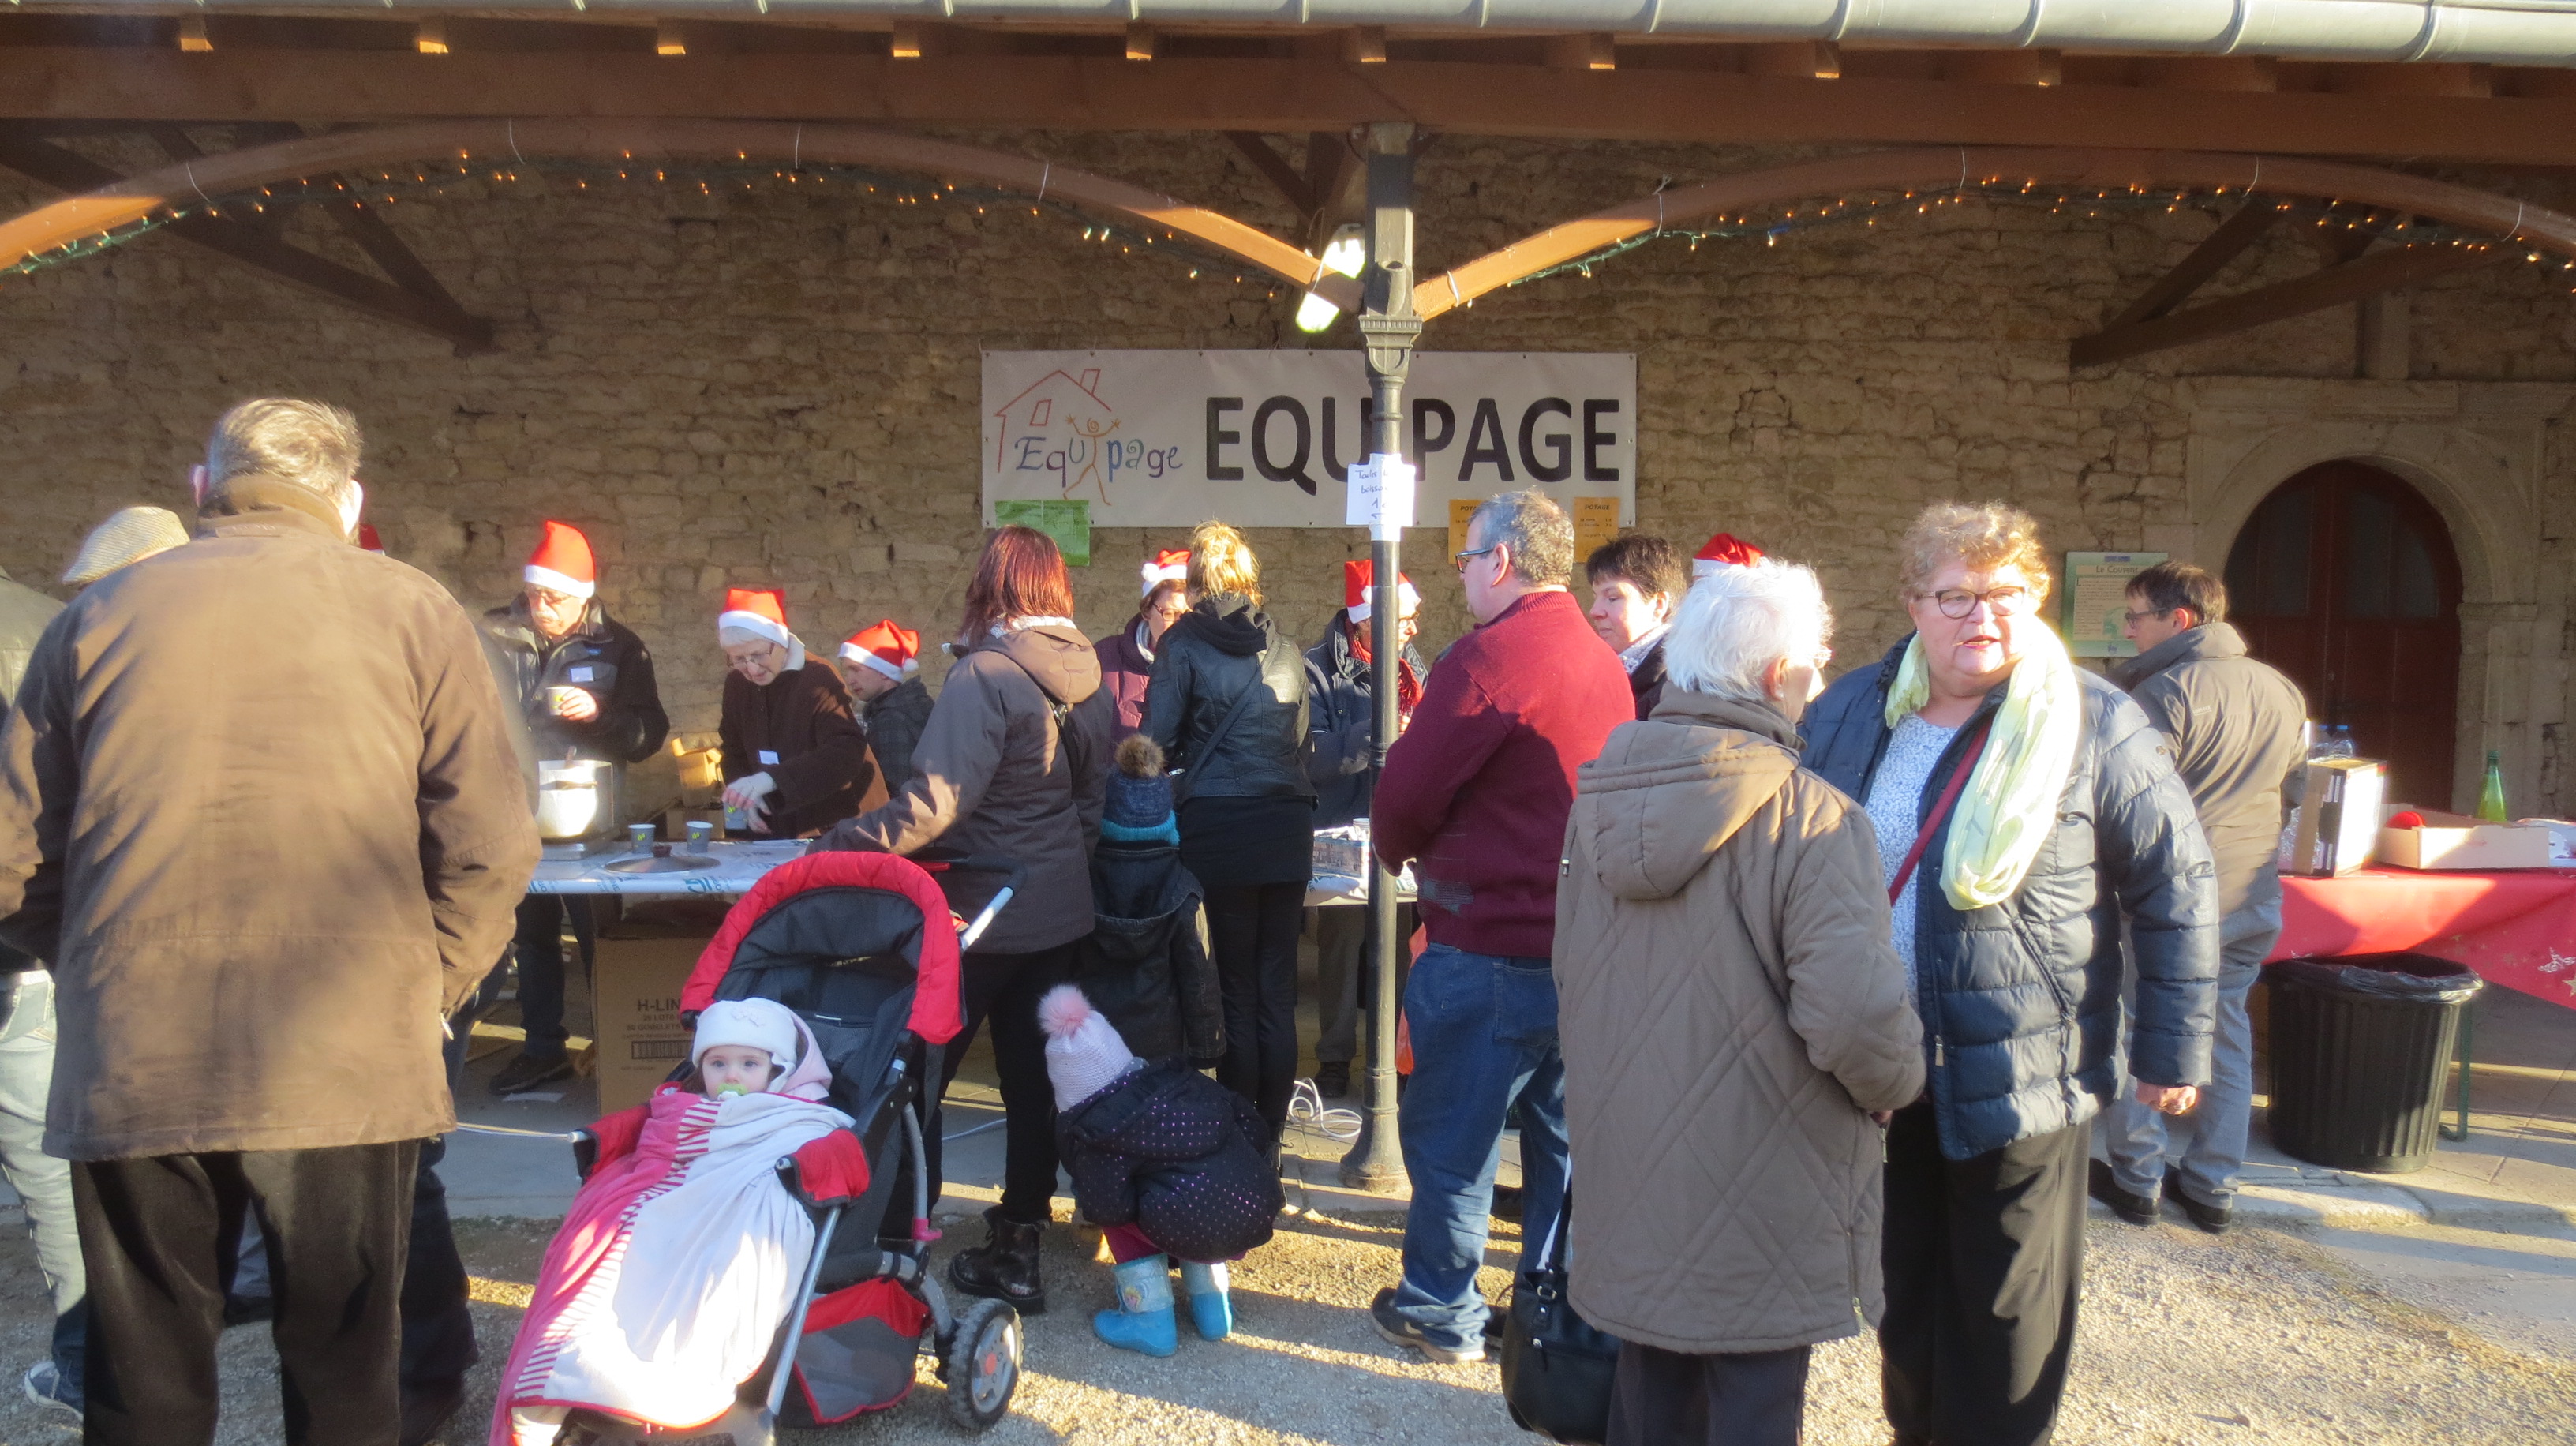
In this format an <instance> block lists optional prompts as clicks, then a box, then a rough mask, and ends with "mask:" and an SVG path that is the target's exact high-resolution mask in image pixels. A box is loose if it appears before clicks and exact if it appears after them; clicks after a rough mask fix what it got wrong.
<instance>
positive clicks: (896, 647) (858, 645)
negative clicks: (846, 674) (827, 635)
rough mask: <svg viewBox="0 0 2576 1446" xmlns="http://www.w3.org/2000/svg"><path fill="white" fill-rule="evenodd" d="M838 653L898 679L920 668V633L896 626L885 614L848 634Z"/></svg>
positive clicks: (906, 676)
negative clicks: (881, 620) (878, 619)
mask: <svg viewBox="0 0 2576 1446" xmlns="http://www.w3.org/2000/svg"><path fill="white" fill-rule="evenodd" d="M841 656H842V657H844V658H847V659H849V660H850V661H851V662H854V663H863V664H865V665H867V666H868V667H871V668H874V669H876V670H877V671H878V672H880V673H883V674H885V675H886V676H887V677H889V678H892V679H894V680H895V681H896V682H898V683H900V682H902V681H903V680H904V679H906V678H909V677H911V676H912V675H913V674H915V673H918V672H920V671H921V634H919V633H916V632H914V631H912V630H911V629H910V628H899V627H896V626H895V625H894V620H893V619H892V618H888V619H886V620H884V621H883V622H877V623H871V624H869V625H868V626H866V627H864V628H861V629H859V630H858V631H857V632H855V633H852V634H850V640H849V641H848V642H846V643H843V644H841Z"/></svg>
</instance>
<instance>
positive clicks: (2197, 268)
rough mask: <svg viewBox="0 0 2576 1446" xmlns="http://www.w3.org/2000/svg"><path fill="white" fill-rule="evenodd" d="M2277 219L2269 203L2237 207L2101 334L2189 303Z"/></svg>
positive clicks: (2277, 212)
mask: <svg viewBox="0 0 2576 1446" xmlns="http://www.w3.org/2000/svg"><path fill="white" fill-rule="evenodd" d="M2280 219H2281V212H2280V209H2279V206H2278V204H2277V203H2275V202H2272V201H2267V200H2252V201H2247V202H2246V203H2245V204H2243V205H2241V206H2239V207H2237V208H2236V209H2235V210H2234V211H2233V212H2231V213H2229V215H2228V217H2227V219H2226V220H2224V221H2221V222H2219V223H2218V229H2217V230H2215V231H2212V232H2210V233H2209V235H2208V236H2207V237H2205V238H2203V239H2202V241H2201V243H2200V244H2199V245H2197V246H2194V247H2193V248H2191V254H2189V255H2187V256H2185V257H2183V259H2182V260H2180V261H2178V262H2175V263H2174V268H2173V269H2172V270H2171V271H2168V272H2166V273H2165V274H2164V275H2162V276H2159V277H2157V278H2156V279H2155V281H2154V283H2153V284H2151V285H2149V286H2148V287H2147V289H2146V290H2144V291H2142V292H2139V293H2138V299H2137V300H2135V301H2132V302H2130V303H2129V304H2128V306H2127V307H2126V308H2124V309H2123V310H2122V311H2121V312H2120V314H2119V315H2118V316H2115V317H2113V318H2111V320H2110V322H2109V323H2108V324H2107V325H2105V326H2104V327H2103V330H2105V331H2116V330H2118V329H2119V328H2121V327H2124V326H2135V325H2137V324H2138V323H2139V322H2142V321H2153V320H2155V319H2156V318H2157V317H2159V316H2162V315H2164V314H2165V313H2166V312H2168V311H2171V310H2173V309H2174V308H2175V307H2177V306H2180V305H2182V304H2183V303H2184V302H2185V301H2188V300H2190V299H2191V294H2192V293H2193V292H2195V291H2198V290H2199V289H2200V288H2201V287H2203V286H2205V285H2207V284H2208V282H2209V279H2210V278H2211V277H2213V276H2216V275H2217V274H2218V273H2219V272H2221V271H2223V270H2225V269H2227V263H2228V262H2230V261H2233V260H2235V259H2236V258H2237V257H2238V256H2240V255H2242V254H2244V251H2245V248H2246V247H2248V246H2251V245H2253V244H2254V243H2255V242H2257V241H2260V240H2262V239H2263V235H2264V233H2265V232H2267V231H2270V230H2271V229H2272V228H2273V226H2275V225H2277V224H2278V223H2279V222H2280Z"/></svg>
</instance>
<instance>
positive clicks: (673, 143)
mask: <svg viewBox="0 0 2576 1446" xmlns="http://www.w3.org/2000/svg"><path fill="white" fill-rule="evenodd" d="M458 152H464V153H467V154H469V155H472V156H474V157H477V158H479V159H482V160H485V161H491V162H497V163H502V164H506V163H508V162H510V161H513V160H516V161H519V162H522V163H525V162H527V161H530V160H533V159H539V158H545V157H569V158H574V159H580V160H590V161H602V162H609V163H616V162H619V161H626V160H634V161H640V162H651V161H655V160H661V161H725V160H736V159H745V158H749V157H753V156H757V157H759V158H761V159H762V160H764V161H771V160H774V161H802V162H812V163H814V164H817V165H852V166H880V167H884V168H887V169H890V170H899V171H908V172H915V173H919V174H923V175H929V176H939V177H946V178H950V179H960V180H975V181H983V182H988V183H990V184H993V185H996V186H1001V187H1004V188H1007V189H1009V190H1012V191H1017V192H1021V193H1023V194H1026V195H1031V196H1035V197H1038V198H1039V199H1041V200H1049V199H1052V200H1061V201H1064V202H1066V203H1068V204H1071V205H1075V206H1081V207H1085V208H1089V209H1093V210H1101V211H1114V212H1119V213H1122V214H1124V215H1126V216H1129V217H1132V218H1134V219H1135V220H1137V221H1139V222H1142V223H1144V224H1146V225H1149V226H1155V227H1159V228H1163V229H1166V230H1170V231H1174V232H1178V233H1179V234H1181V235H1184V236H1187V237H1189V238H1190V239H1192V240H1194V241H1197V242H1199V243H1201V244H1203V245H1206V246H1210V247H1213V248H1215V249H1216V250H1218V251H1222V252H1224V253H1225V254H1227V255H1228V256H1232V257H1235V258H1237V259H1239V260H1241V261H1242V262H1244V263H1245V264H1246V265H1247V266H1251V267H1255V268H1258V269H1259V270H1262V271H1265V272H1268V273H1269V274H1270V275H1272V276H1276V277H1278V278H1279V279H1281V280H1282V281H1285V282H1287V283H1288V284H1290V285H1292V286H1296V287H1300V288H1305V289H1311V290H1314V291H1317V292H1321V293H1322V294H1323V295H1324V297H1325V298H1326V299H1328V300H1330V301H1332V302H1333V303H1335V304H1336V305H1338V306H1340V307H1341V308H1342V309H1343V310H1345V311H1349V310H1354V309H1356V308H1357V307H1358V306H1359V304H1360V288H1359V283H1358V282H1357V281H1354V280H1352V279H1351V278H1349V277H1346V276H1343V275H1341V274H1339V273H1338V272H1332V271H1327V270H1325V269H1324V266H1323V263H1322V262H1321V261H1319V260H1318V259H1316V258H1315V257H1313V256H1311V255H1309V254H1307V253H1306V252H1304V251H1300V250H1298V249H1297V248H1296V247H1294V246H1291V245H1289V244H1288V243H1286V242H1284V241H1281V240H1279V239H1277V238H1276V237H1273V236H1270V235H1268V234H1267V233H1265V232H1262V231H1259V230H1256V229H1254V228H1253V227H1250V226H1247V225H1245V224H1244V223H1242V222H1240V221H1237V220H1235V219H1234V218H1233V217H1231V216H1227V215H1224V214H1222V213H1220V212H1216V211H1211V210H1208V209H1207V208H1206V207H1203V206H1193V205H1191V204H1189V203H1188V202H1186V201H1183V200H1181V199H1179V198H1178V197H1175V196H1166V195H1163V194H1160V193H1159V192H1154V191H1148V190H1146V189H1144V188H1143V187H1141V186H1131V185H1128V184H1127V183H1125V182H1124V181H1114V180H1111V179H1109V178H1108V177H1106V176H1100V175H1095V174H1093V173H1092V172H1089V171H1084V170H1079V169H1077V168H1075V167H1072V166H1061V165H1057V164H1055V163H1053V162H1050V161H1033V160H1030V159H1029V158H1028V157H1026V156H1015V155H1011V154H1009V153H1007V152H1003V151H991V150H984V149H982V148H980V147H976V146H961V145H956V144H953V143H951V142H948V141H934V140H925V139H922V138H920V137H917V136H907V135H898V134H895V133H893V132H889V131H880V130H870V129H868V128H866V127H864V126H847V125H798V124H794V123H792V122H784V121H619V120H586V119H552V120H524V121H520V120H496V121H438V122H431V123H423V124H418V125H403V126H387V127H384V128H381V129H376V130H352V131H339V132H335V133H333V134H331V135H327V136H311V137H307V138H305V139H302V140H293V141H281V142H279V143H277V144H274V145H265V146H250V147H246V148H244V149H242V150H238V151H226V152H224V153H223V154H221V155H214V156H206V157H203V158H201V159H197V160H192V161H184V162H181V163H180V164H178V165H174V166H167V167H164V168H162V169H161V170H157V171H153V172H151V173H149V174H148V175H141V176H135V177H132V178H130V179H128V180H124V181H120V182H118V183H117V184H115V185H113V186H108V187H104V188H102V189H100V190H96V191H91V192H88V193H86V194H83V195H77V196H66V197H64V198H63V199H61V200H59V201H55V202H53V203H51V204H49V205H44V206H39V207H37V208H36V209H35V210H32V211H29V212H27V213H26V214H24V215H21V216H17V217H15V218H13V219H11V220H9V221H6V222H0V267H7V266H14V265H16V264H17V263H19V262H20V261H23V260H25V259H26V258H27V257H29V256H36V255H41V254H43V253H45V252H47V251H51V250H55V249H56V248H59V247H62V246H65V245H69V244H71V243H73V242H76V241H80V240H83V239H85V238H87V237H91V236H97V235H100V234H102V233H104V232H107V231H111V230H113V229H115V228H116V227H119V226H126V225H131V224H133V223H134V222H137V221H140V220H142V219H144V218H145V217H147V216H150V215H152V214H153V213H154V212H156V211H160V210H162V209H164V208H167V207H173V206H187V205H191V204H202V203H204V202H205V201H207V200H209V199H211V198H214V197H218V196H223V195H226V194H230V193H235V192H239V191H243V190H247V189H249V188H251V187H254V186H265V185H270V184H273V183H275V182H278V181H291V180H294V179H296V178H297V177H300V176H309V175H315V174H318V173H321V172H326V171H337V170H344V169H348V168H350V167H357V166H381V165H390V164H395V163H399V162H404V161H419V160H423V159H426V158H428V157H432V156H445V155H450V154H454V153H458Z"/></svg>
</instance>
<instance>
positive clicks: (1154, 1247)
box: [1038, 984, 1285, 1356]
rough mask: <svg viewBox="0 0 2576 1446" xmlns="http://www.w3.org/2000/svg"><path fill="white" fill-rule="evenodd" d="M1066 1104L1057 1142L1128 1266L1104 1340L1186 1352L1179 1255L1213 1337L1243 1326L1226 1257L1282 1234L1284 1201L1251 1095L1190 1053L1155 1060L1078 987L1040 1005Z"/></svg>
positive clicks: (1102, 1320) (1054, 993)
mask: <svg viewBox="0 0 2576 1446" xmlns="http://www.w3.org/2000/svg"><path fill="white" fill-rule="evenodd" d="M1038 1024H1039V1026H1040V1027H1041V1028H1043V1029H1044V1030H1045V1031H1046V1034H1047V1046H1046V1059H1047V1075H1048V1077H1049V1078H1050V1079H1051V1080H1052V1081H1053V1082H1054V1085H1055V1098H1056V1150H1057V1153H1058V1155H1059V1156H1060V1157H1061V1158H1062V1159H1063V1161H1064V1166H1065V1170H1066V1171H1067V1173H1069V1174H1070V1175H1072V1177H1073V1191H1074V1197H1075V1198H1076V1199H1077V1200H1079V1201H1080V1202H1081V1204H1082V1212H1083V1214H1084V1215H1085V1216H1087V1217H1088V1218H1090V1219H1091V1220H1093V1221H1095V1222H1097V1223H1098V1224H1099V1225H1100V1226H1101V1227H1102V1234H1103V1235H1104V1236H1105V1237H1106V1239H1107V1241H1108V1244H1109V1253H1110V1258H1111V1259H1113V1260H1114V1261H1116V1262H1117V1278H1118V1308H1117V1309H1116V1310H1104V1311H1102V1312H1100V1313H1099V1314H1098V1315H1096V1316H1094V1317H1093V1318H1092V1329H1093V1331H1095V1332H1096V1333H1097V1334H1098V1335H1099V1336H1100V1338H1101V1339H1102V1340H1104V1341H1107V1342H1108V1343H1109V1344H1111V1345H1113V1346H1117V1347H1120V1348H1122V1349H1125V1350H1131V1351H1142V1352H1143V1353H1145V1354H1146V1355H1149V1356H1168V1355H1171V1354H1172V1353H1173V1352H1174V1351H1176V1350H1178V1349H1179V1348H1180V1345H1179V1340H1180V1334H1179V1329H1178V1325H1177V1322H1176V1321H1175V1319H1174V1316H1173V1313H1172V1281H1171V1274H1170V1272H1171V1264H1170V1257H1174V1256H1177V1257H1179V1259H1180V1262H1181V1283H1182V1285H1183V1287H1184V1288H1185V1289H1186V1290H1187V1292H1188V1294H1189V1297H1190V1318H1191V1321H1192V1322H1193V1323H1194V1324H1195V1325H1196V1326H1197V1327H1198V1332H1199V1335H1200V1336H1201V1338H1203V1339H1206V1340H1212V1341H1213V1340H1223V1339H1224V1338H1225V1336H1226V1335H1227V1333H1228V1332H1230V1331H1232V1330H1233V1328H1234V1306H1233V1302H1232V1300H1231V1298H1230V1297H1229V1295H1228V1293H1227V1288H1228V1281H1227V1277H1226V1268H1225V1262H1226V1261H1227V1260H1229V1259H1234V1258H1237V1257H1240V1256H1241V1255H1243V1254H1244V1252H1246V1251H1249V1250H1251V1249H1253V1248H1255V1247H1257V1246H1260V1245H1262V1244H1264V1243H1266V1242H1268V1240H1269V1239H1270V1233H1271V1227H1272V1222H1273V1221H1274V1220H1276V1219H1277V1217H1278V1214H1279V1210H1280V1207H1281V1205H1282V1204H1283V1203H1285V1202H1284V1197H1283V1192H1282V1190H1281V1188H1280V1184H1279V1175H1278V1172H1277V1171H1275V1170H1272V1169H1270V1168H1269V1167H1268V1165H1267V1164H1266V1163H1265V1162H1266V1160H1267V1157H1268V1155H1269V1152H1270V1132H1269V1129H1268V1127H1267V1126H1265V1125H1264V1124H1263V1123H1262V1121H1261V1115H1260V1112H1259V1111H1257V1110H1255V1109H1254V1108H1253V1107H1252V1105H1251V1103H1250V1102H1249V1101H1247V1100H1245V1099H1244V1098H1243V1097H1242V1096H1241V1095H1238V1094H1236V1093H1235V1092H1233V1091H1232V1090H1229V1089H1227V1088H1225V1087H1224V1086H1223V1085H1220V1084H1218V1083H1217V1082H1216V1081H1214V1080H1212V1079H1210V1078H1208V1077H1207V1076H1206V1075H1203V1074H1201V1073H1199V1072H1198V1071H1197V1070H1195V1069H1192V1068H1191V1067H1190V1065H1189V1062H1188V1061H1187V1060H1185V1059H1181V1058H1178V1057H1174V1058H1168V1059H1163V1060H1158V1061H1155V1062H1154V1063H1151V1064H1148V1063H1147V1062H1145V1061H1144V1060H1141V1059H1138V1058H1137V1057H1136V1056H1135V1054H1134V1053H1133V1052H1131V1051H1130V1050H1129V1049H1128V1048H1127V1044H1126V1041H1124V1040H1122V1039H1120V1038H1119V1036H1118V1031H1117V1029H1116V1027H1114V1026H1113V1025H1111V1024H1110V1022H1109V1020H1108V1018H1107V1016H1105V1015H1103V1014H1102V1013H1101V1012H1100V1011H1098V1010H1096V1009H1093V1008H1092V1007H1091V1002H1090V1001H1089V1000H1088V999H1085V998H1084V997H1083V994H1082V991H1081V990H1080V989H1078V988H1076V987H1075V986H1073V985H1070V984H1060V985H1057V986H1056V987H1055V988H1054V989H1052V990H1049V991H1048V992H1047V995H1046V997H1045V998H1044V999H1042V1000H1040V1001H1039V1003H1038Z"/></svg>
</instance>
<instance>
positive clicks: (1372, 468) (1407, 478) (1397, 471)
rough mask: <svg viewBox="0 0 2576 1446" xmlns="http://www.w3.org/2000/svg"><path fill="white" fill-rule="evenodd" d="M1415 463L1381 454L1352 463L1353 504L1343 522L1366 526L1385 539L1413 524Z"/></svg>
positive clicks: (1351, 498)
mask: <svg viewBox="0 0 2576 1446" xmlns="http://www.w3.org/2000/svg"><path fill="white" fill-rule="evenodd" d="M1413 482H1414V477H1413V464H1412V463H1410V462H1407V461H1405V460H1404V459H1403V458H1402V457H1389V456H1384V455H1379V456H1375V457H1371V458H1369V459H1368V460H1367V461H1365V462H1355V463H1352V464H1351V481H1350V499H1349V505H1348V507H1347V508H1346V509H1345V510H1344V512H1343V514H1342V521H1343V523H1344V524H1345V525H1347V526H1351V527H1365V528H1367V529H1368V530H1369V536H1371V537H1373V538H1376V539H1377V540H1379V541H1381V542H1384V541H1389V540H1392V539H1393V538H1394V537H1395V535H1396V534H1397V533H1399V532H1402V531H1403V530H1404V529H1405V528H1408V527H1411V526H1412V525H1413Z"/></svg>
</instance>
